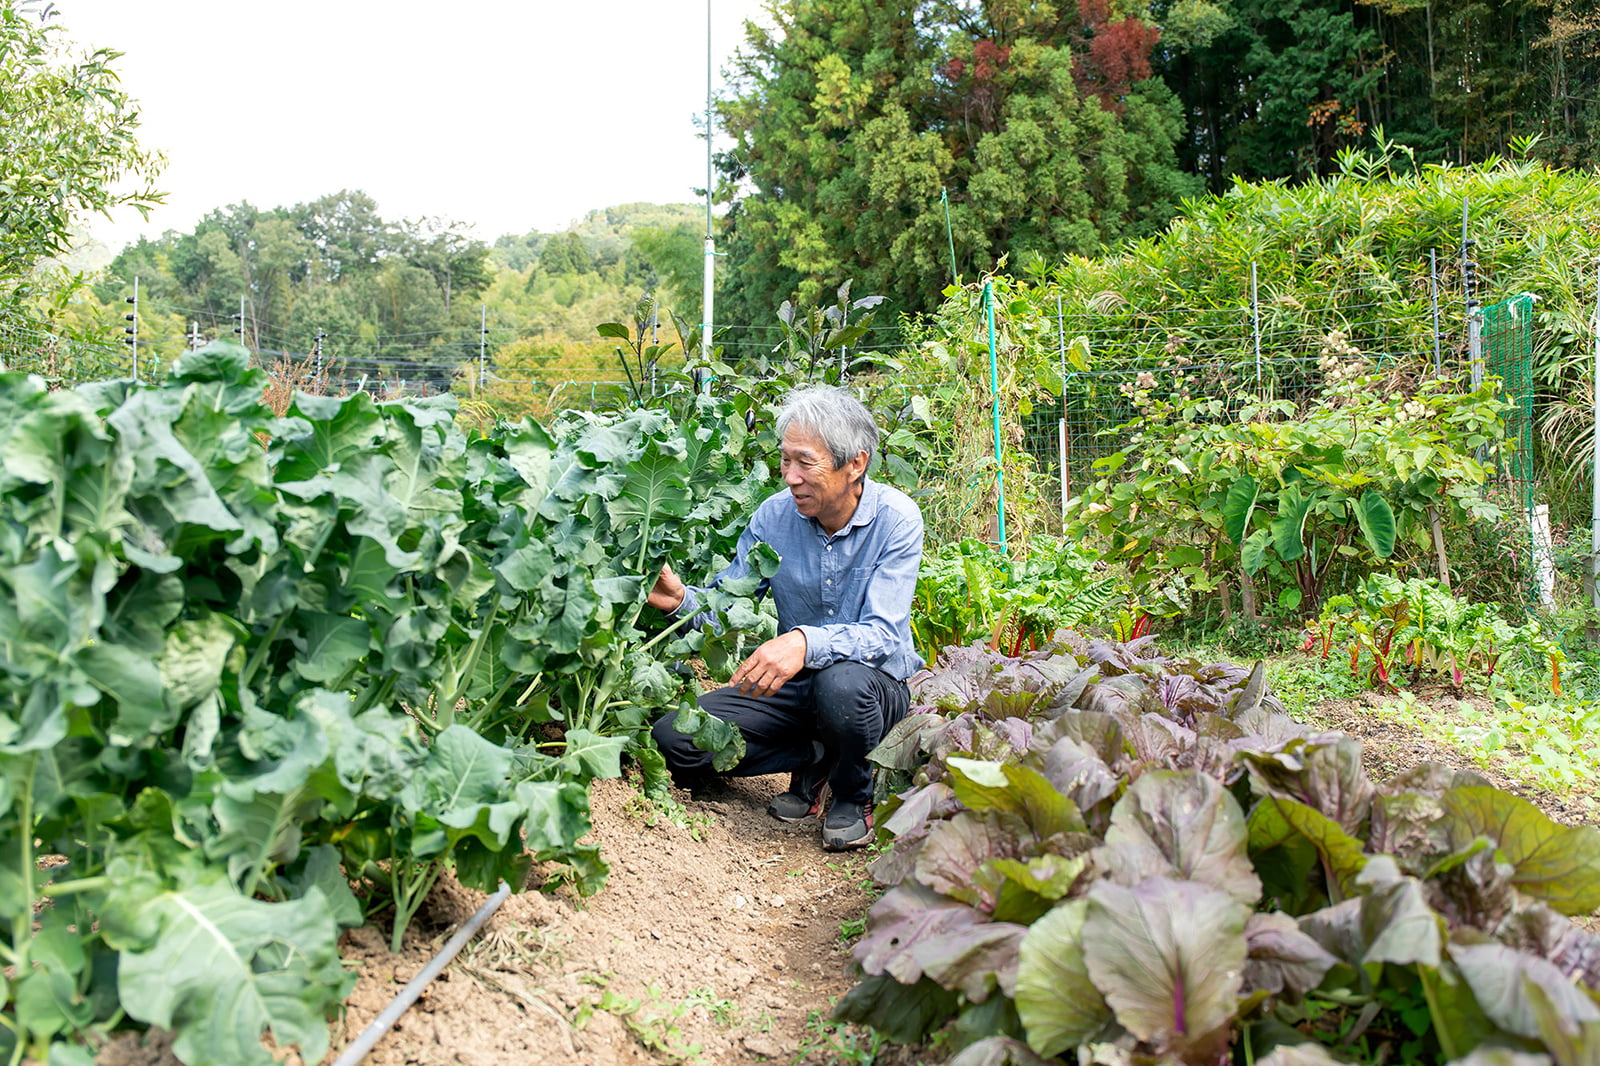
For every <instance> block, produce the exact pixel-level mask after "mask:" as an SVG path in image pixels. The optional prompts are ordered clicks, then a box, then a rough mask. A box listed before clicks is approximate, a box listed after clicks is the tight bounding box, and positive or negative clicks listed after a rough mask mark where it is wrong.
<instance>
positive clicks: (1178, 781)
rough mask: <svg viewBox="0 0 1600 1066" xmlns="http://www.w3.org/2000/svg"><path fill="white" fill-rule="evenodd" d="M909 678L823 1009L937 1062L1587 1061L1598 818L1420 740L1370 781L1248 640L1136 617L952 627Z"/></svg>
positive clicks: (1599, 881)
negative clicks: (1033, 636) (1248, 647)
mask: <svg viewBox="0 0 1600 1066" xmlns="http://www.w3.org/2000/svg"><path fill="white" fill-rule="evenodd" d="M915 698H916V700H917V705H916V707H915V709H914V713H912V714H911V715H908V716H907V718H906V719H905V720H904V721H902V722H901V723H900V724H899V725H898V726H897V727H896V728H895V729H894V730H892V731H891V733H890V734H889V736H887V737H886V738H885V740H884V742H883V744H882V745H880V746H879V748H878V749H877V750H876V751H875V752H874V754H873V758H874V760H875V761H877V762H879V764H880V765H882V766H883V767H884V769H885V771H886V773H887V774H888V775H891V776H894V777H896V778H897V779H898V780H899V781H901V782H909V787H908V788H905V789H904V790H902V791H899V792H898V793H897V794H895V795H894V796H892V797H891V798H889V799H888V800H887V801H886V802H885V803H883V804H881V805H880V807H879V809H878V814H879V826H880V838H881V841H882V842H883V843H884V844H885V845H886V847H885V850H884V851H883V853H882V854H881V856H880V857H879V858H878V859H877V860H876V861H875V862H874V863H873V865H872V868H871V869H872V874H873V876H874V878H875V879H877V880H878V881H879V882H880V883H882V884H884V885H886V886H888V890H887V891H886V892H885V894H884V895H883V897H882V898H881V899H880V900H879V901H878V902H877V903H876V904H875V905H874V906H873V907H872V909H871V911H870V912H869V915H868V922H867V930H866V933H865V934H864V935H863V937H862V938H861V940H860V941H859V943H858V944H857V945H856V948H855V950H854V955H855V958H856V961H857V963H858V964H859V966H860V968H861V974H862V977H861V981H860V983H859V984H858V985H857V986H856V987H855V988H854V989H853V990H852V991H851V992H849V993H848V994H847V995H846V996H844V997H843V998H842V999H841V1000H840V1001H839V1004H838V1007H837V1009H836V1012H835V1017H836V1018H838V1019H842V1020H851V1021H857V1022H862V1023H865V1024H869V1025H872V1026H873V1027H874V1028H876V1029H878V1030H880V1031H882V1032H884V1033H886V1034H887V1035H889V1036H891V1037H893V1038H894V1039H897V1040H906V1041H910V1040H920V1039H924V1038H926V1037H927V1035H928V1034H930V1033H932V1032H934V1031H937V1030H944V1031H945V1032H947V1034H948V1036H949V1039H950V1040H951V1041H952V1043H953V1044H954V1045H955V1046H956V1047H957V1049H958V1050H957V1053H956V1054H955V1056H954V1057H953V1058H952V1059H951V1062H952V1064H953V1066H973V1064H977V1063H1002V1062H1011V1063H1027V1064H1032V1066H1038V1064H1040V1063H1045V1064H1050V1063H1062V1062H1081V1061H1100V1062H1140V1061H1148V1062H1171V1063H1192V1064H1196V1066H1198V1064H1214V1063H1221V1062H1228V1061H1239V1060H1242V1061H1246V1062H1248V1061H1256V1060H1269V1061H1272V1062H1279V1063H1287V1062H1315V1063H1321V1062H1328V1061H1333V1060H1332V1058H1331V1053H1334V1052H1336V1053H1337V1054H1338V1055H1339V1056H1341V1058H1355V1059H1357V1060H1359V1061H1364V1062H1372V1063H1379V1062H1387V1061H1419V1062H1420V1061H1448V1062H1454V1061H1458V1060H1464V1059H1466V1058H1467V1057H1468V1056H1469V1055H1470V1054H1471V1053H1473V1052H1474V1050H1475V1049H1478V1048H1484V1049H1488V1048H1501V1049H1518V1050H1522V1051H1539V1050H1542V1051H1545V1052H1546V1053H1547V1054H1550V1055H1552V1056H1553V1057H1554V1058H1555V1059H1556V1061H1559V1062H1578V1061H1587V1060H1583V1059H1580V1058H1578V1057H1576V1053H1575V1052H1574V1051H1573V1049H1574V1048H1575V1047H1577V1046H1579V1044H1582V1043H1584V1042H1587V1043H1589V1044H1591V1045H1592V1042H1593V1039H1594V1037H1595V1035H1596V1034H1597V1033H1600V1007H1596V1005H1595V998H1594V997H1595V994H1596V992H1600V967H1597V966H1596V964H1595V959H1596V958H1600V937H1596V936H1594V935H1593V934H1590V933H1586V932H1584V931H1583V930H1582V929H1580V928H1579V927H1577V926H1575V925H1574V924H1573V923H1572V922H1571V921H1570V920H1569V917H1568V916H1578V915H1585V914H1588V913H1591V912H1592V911H1594V910H1595V909H1596V908H1597V907H1600V830H1596V829H1595V828H1594V827H1592V826H1590V827H1581V828H1574V827H1566V826H1561V825H1557V824H1555V823H1553V822H1551V821H1550V820H1549V819H1548V818H1547V817H1545V816H1544V815H1543V814H1542V813H1541V812H1540V811H1539V810H1538V809H1537V808H1535V807H1534V806H1533V805H1532V804H1530V803H1528V802H1527V801H1525V800H1522V799H1519V798H1518V797H1515V796H1512V795H1509V794H1506V793H1503V792H1500V791H1498V790H1496V789H1494V788H1491V787H1489V786H1488V785H1487V784H1486V783H1485V782H1484V781H1483V780H1482V779H1481V778H1478V777H1477V776H1476V775H1474V774H1471V773H1463V772H1453V771H1451V770H1448V769H1446V768H1444V767H1441V766H1437V765H1428V764H1425V765H1423V766H1420V767H1418V768H1416V769H1414V770H1412V771H1410V772H1408V773H1406V774H1404V775H1402V776H1400V777H1398V778H1396V779H1395V780H1393V781H1390V782H1388V783H1387V784H1383V785H1379V784H1377V783H1375V782H1373V781H1372V780H1370V779H1369V778H1368V777H1367V775H1366V773H1365V772H1364V770H1363V769H1362V766H1361V751H1360V745H1359V744H1358V743H1357V742H1356V741H1354V740H1353V739H1351V738H1349V737H1347V736H1344V735H1342V734H1338V733H1317V732H1313V731H1311V730H1308V729H1306V728H1304V727H1301V726H1298V725H1296V724H1295V723H1293V722H1292V721H1290V720H1289V719H1288V718H1287V717H1285V716H1284V715H1283V714H1282V713H1281V708H1280V706H1279V705H1278V704H1277V701H1276V700H1275V699H1274V698H1273V697H1272V696H1271V694H1270V693H1269V692H1267V690H1266V686H1265V684H1264V682H1263V671H1262V668H1261V667H1260V666H1257V667H1256V668H1255V669H1254V670H1253V671H1251V670H1246V669H1244V668H1242V667H1236V666H1231V665H1227V664H1201V663H1199V662H1196V661H1194V660H1188V659H1167V658H1165V657H1162V656H1160V655H1159V654H1156V653H1155V652H1154V650H1153V648H1152V647H1151V646H1150V643H1149V641H1148V640H1145V641H1141V642H1138V643H1136V644H1132V645H1122V646H1118V645H1107V644H1103V643H1096V644H1090V645H1088V646H1087V647H1086V648H1085V650H1084V651H1083V652H1080V653H1069V652H1066V651H1065V650H1063V649H1060V648H1053V649H1049V650H1047V651H1042V652H1039V653H1034V654H1030V655H1024V656H1021V657H1017V658H1011V657H1006V656H1001V655H998V654H995V653H992V652H988V651H985V650H983V649H964V650H961V651H960V654H959V655H952V657H951V658H950V659H949V660H947V661H945V662H942V663H941V664H940V668H939V669H936V670H935V671H934V672H933V673H932V674H931V675H929V676H927V677H925V678H924V679H922V680H921V681H919V683H918V686H917V690H916V693H915ZM1269 1056H1270V1059H1269Z"/></svg>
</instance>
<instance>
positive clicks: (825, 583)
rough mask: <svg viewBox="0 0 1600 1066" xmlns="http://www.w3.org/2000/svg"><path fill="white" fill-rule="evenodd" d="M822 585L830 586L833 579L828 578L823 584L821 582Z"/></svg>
mask: <svg viewBox="0 0 1600 1066" xmlns="http://www.w3.org/2000/svg"><path fill="white" fill-rule="evenodd" d="M823 584H824V585H831V584H833V578H831V577H830V578H828V580H826V581H824V582H823Z"/></svg>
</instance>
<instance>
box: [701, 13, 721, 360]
mask: <svg viewBox="0 0 1600 1066" xmlns="http://www.w3.org/2000/svg"><path fill="white" fill-rule="evenodd" d="M711 190H712V184H711V0H706V265H705V274H704V277H702V279H701V282H700V309H701V310H700V351H701V352H702V353H703V354H704V355H705V356H706V357H707V358H709V357H710V355H711V324H712V323H713V322H715V321H716V319H715V317H714V316H713V314H712V306H711V305H712V301H713V297H712V288H713V285H714V284H715V282H716V273H717V271H716V262H717V259H716V256H717V242H716V238H715V237H714V236H713V235H712V232H711Z"/></svg>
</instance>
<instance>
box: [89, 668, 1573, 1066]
mask: <svg viewBox="0 0 1600 1066" xmlns="http://www.w3.org/2000/svg"><path fill="white" fill-rule="evenodd" d="M1376 702H1381V699H1380V698H1379V697H1377V696H1375V695H1374V694H1368V695H1367V696H1364V697H1358V698H1356V699H1351V700H1335V701H1330V702H1327V703H1324V704H1321V705H1319V706H1318V707H1317V708H1316V710H1315V712H1314V713H1313V714H1311V715H1308V716H1307V717H1309V718H1311V719H1313V721H1314V723H1315V724H1317V725H1319V726H1322V727H1325V728H1330V729H1338V730H1341V731H1343V732H1346V733H1349V734H1350V735H1352V736H1355V737H1357V738H1359V739H1360V740H1361V741H1362V742H1363V745H1364V761H1365V764H1366V766H1367V769H1368V771H1369V773H1371V774H1372V775H1373V777H1374V778H1376V779H1378V780H1384V779H1387V778H1389V777H1392V776H1394V775H1395V774H1397V773H1400V772H1402V771H1404V770H1406V769H1408V768H1410V767H1412V766H1415V765H1416V764H1417V763H1419V762H1422V761H1426V760H1431V761H1435V762H1442V763H1445V764H1448V765H1451V766H1455V767H1458V768H1462V769H1473V770H1476V771H1478V772H1479V773H1483V774H1484V776H1486V777H1488V778H1489V779H1490V780H1492V781H1493V782H1494V783H1495V784H1496V785H1498V786H1500V787H1502V788H1505V789H1507V790H1509V791H1512V792H1516V793H1518V794H1520V795H1523V796H1525V797H1526V798H1528V799H1529V800H1531V801H1533V802H1534V803H1536V804H1538V805H1539V806H1540V807H1541V808H1542V809H1544V810H1545V811H1546V812H1547V813H1548V814H1550V815H1551V817H1553V818H1555V819H1556V820H1558V821H1561V822H1565V823H1568V824H1583V823H1586V822H1588V823H1592V822H1593V821H1594V814H1593V810H1594V805H1593V803H1592V800H1590V799H1588V798H1585V797H1579V798H1577V799H1573V798H1567V797H1562V796H1558V795H1554V794H1551V793H1547V792H1542V791H1539V790H1534V789H1530V788H1528V787H1527V786H1525V785H1523V784H1520V783H1518V782H1517V781H1515V780H1514V779H1512V778H1511V777H1509V776H1507V775H1505V774H1502V773H1497V772H1496V771H1494V770H1493V769H1491V770H1488V771H1485V770H1482V769H1481V768H1479V767H1478V766H1477V765H1476V764H1475V762H1474V761H1473V760H1472V759H1471V758H1470V757H1469V756H1467V755H1466V754H1464V753H1462V752H1460V751H1457V750H1454V749H1452V748H1449V747H1447V746H1445V745H1441V744H1439V743H1437V742H1435V741H1432V740H1430V739H1428V738H1426V737H1424V736H1421V735H1419V734H1418V733H1416V732H1415V731H1414V730H1411V729H1409V728H1408V727H1406V726H1404V725H1402V724H1400V723H1398V722H1395V721H1393V720H1390V719H1387V718H1385V717H1382V716H1380V715H1379V714H1377V713H1376V711H1375V706H1376ZM786 783H787V780H786V778H782V777H771V778H749V779H741V780H736V781H734V782H732V783H731V784H730V785H728V786H727V787H725V788H723V789H720V790H717V791H714V792H712V793H708V794H695V795H690V794H688V793H682V792H680V793H676V795H677V796H678V797H679V799H680V800H681V801H682V802H683V805H684V812H685V816H684V817H681V818H680V819H679V820H678V822H677V823H676V824H675V823H674V822H673V821H671V820H669V819H667V818H666V817H664V816H663V815H662V814H661V813H660V812H659V811H656V810H654V809H652V808H650V807H649V806H648V805H646V804H645V803H644V802H643V801H642V800H641V799H640V798H639V796H638V793H637V792H635V791H634V790H633V789H632V788H630V787H629V786H628V785H627V784H626V783H625V782H622V781H602V782H597V783H596V784H595V786H594V788H593V792H592V800H593V810H594V826H595V828H594V836H593V839H594V840H596V841H598V842H599V844H600V847H601V849H602V854H603V855H604V857H605V858H606V860H607V861H608V862H609V863H610V864H611V876H610V880H609V881H608V882H607V884H606V887H605V889H604V890H603V891H601V892H600V893H599V894H598V895H597V896H595V897H593V898H591V899H580V898H578V897H576V896H575V895H574V894H573V893H572V892H571V891H570V889H569V888H567V887H566V886H563V885H561V884H559V883H554V884H550V885H546V886H544V890H543V891H529V892H525V893H522V894H520V895H515V896H513V897H511V899H509V900H508V901H507V902H506V904H505V905H504V906H503V907H502V908H501V909H500V911H499V912H498V913H497V914H496V915H495V916H494V917H493V918H492V919H491V920H490V921H489V923H488V924H487V925H486V926H485V927H484V930H483V932H482V933H481V934H480V935H479V936H478V937H477V938H476V939H475V940H474V942H473V943H471V944H469V945H468V946H467V948H466V949H465V950H464V951H463V952H462V954H461V955H460V956H458V958H457V959H456V961H455V962H454V963H453V964H451V966H450V967H449V968H448V969H447V970H446V971H445V972H444V974H443V975H442V976H441V977H440V978H439V979H438V980H436V981H435V982H434V983H433V984H432V985H431V986H429V988H428V990H427V991H426V992H425V993H424V994H423V996H422V999H421V1000H420V1001H419V1002H418V1003H417V1004H416V1005H415V1006H414V1007H412V1008H411V1010H410V1011H408V1012H407V1013H406V1014H405V1015H404V1016H403V1017H402V1018H401V1019H400V1021H399V1023H398V1024H397V1025H396V1026H395V1028H394V1029H393V1030H392V1031H391V1032H390V1033H389V1034H388V1035H387V1036H386V1037H384V1038H383V1040H382V1041H381V1042H379V1044H378V1045H377V1047H376V1048H375V1049H374V1050H373V1052H372V1053H371V1055H369V1056H368V1058H367V1060H366V1061H367V1062H368V1063H370V1064H372V1066H402V1064H412V1063H418V1064H430V1066H431V1064H458V1063H459V1064H466V1066H512V1064H515V1066H555V1064H560V1066H611V1064H623V1066H670V1064H676V1063H699V1064H708V1066H722V1064H736V1063H758V1062H783V1063H789V1064H801V1066H820V1064H824V1063H839V1062H857V1063H873V1062H875V1063H877V1064H878V1066H888V1064H890V1063H894V1064H900V1066H910V1064H912V1063H925V1064H932V1063H938V1062H941V1061H943V1055H942V1053H941V1052H939V1051H937V1050H933V1049H927V1048H920V1049H905V1048H890V1049H884V1050H883V1051H881V1052H879V1053H878V1054H877V1057H876V1058H873V1057H872V1054H871V1052H870V1050H869V1049H870V1048H872V1046H873V1042H872V1037H871V1035H870V1034H867V1033H864V1032H861V1031H859V1030H856V1029H854V1028H846V1029H839V1028H837V1027H833V1026H828V1025H827V1024H826V1023H825V1018H826V1015H827V1012H828V1010H829V1008H830V1006H831V1004H832V1002H833V1001H834V1000H835V999H836V998H837V997H838V996H840V995H842V994H843V993H844V992H845V991H846V990H848V989H849V987H850V986H851V983H852V980H851V978H850V976H849V964H850V958H849V946H848V939H849V935H850V933H852V932H853V931H855V930H858V929H859V922H860V919H861V918H862V917H863V916H864V914H865V913H866V909H867V908H868V906H870V904H871V902H872V900H873V898H874V895H875V894H874V893H873V892H872V891H871V889H870V887H869V879H868V878H867V875H866V863H867V860H868V856H867V855H865V854H863V853H860V852H857V853H852V854H846V855H836V854H830V853H827V852H824V851H823V850H822V848H821V844H820V840H819V832H820V830H819V828H818V825H817V823H816V822H815V821H814V820H813V821H811V822H807V823H801V824H796V825H787V824H784V823H781V822H778V821H776V820H774V819H773V818H772V817H771V816H769V815H768V814H767V813H766V803H767V800H768V799H769V798H770V797H771V796H772V795H773V794H774V793H776V792H777V791H779V790H781V789H782V788H783V787H784V786H785V785H786ZM483 899H484V897H483V896H482V895H481V894H478V893H474V892H468V891H467V890H465V889H463V888H461V887H460V886H459V885H458V884H456V883H455V882H453V881H444V882H441V884H440V885H439V887H438V888H437V889H436V890H435V892H434V893H433V895H432V896H431V897H430V898H429V900H428V903H427V904H426V905H425V907H424V908H423V910H422V912H421V913H420V914H419V916H418V920H417V921H416V922H415V923H413V925H412V927H411V929H410V930H409V931H408V932H407V935H406V943H405V950H404V951H402V952H401V953H399V954H397V955H395V954H390V952H389V950H388V946H387V941H388V932H387V930H385V929H382V928H377V927H367V928H364V929H357V930H353V931H351V932H349V933H347V934H346V938H347V939H346V943H345V945H344V947H345V951H346V957H347V960H348V961H349V963H350V964H351V965H353V966H355V967H357V968H358V970H359V975H360V978H359V982H358V984H357V986H356V990H355V992H354V993H353V994H352V995H351V996H350V998H349V1000H348V1001H347V1002H346V1010H345V1014H344V1016H343V1018H342V1019H340V1021H339V1022H338V1023H337V1026H336V1031H335V1034H334V1050H333V1052H331V1053H330V1055H329V1059H328V1061H332V1059H333V1058H334V1057H336V1056H337V1054H338V1052H339V1051H340V1050H341V1049H342V1048H343V1047H344V1046H345V1045H346V1044H348V1043H349V1042H350V1041H351V1040H353V1039H354V1038H355V1037H356V1036H357V1035H358V1034H359V1033H360V1032H361V1031H362V1030H363V1029H364V1028H365V1027H366V1026H367V1025H368V1023H369V1022H370V1021H371V1020H372V1019H373V1018H374V1017H375V1016H376V1015H377V1014H378V1012H379V1011H381V1010H382V1009H383V1008H384V1007H385V1006H386V1005H387V1004H388V1003H389V1002H390V1000H391V999H392V998H393V997H394V995H395V994H396V993H397V992H398V991H399V990H400V989H401V988H402V987H403V986H404V985H405V984H406V982H407V981H409V980H410V979H411V977H412V976H413V975H414V974H416V973H417V971H419V970H420V969H421V968H422V967H423V966H424V965H425V964H426V963H427V962H428V960H429V959H430V958H431V957H432V956H433V954H434V953H435V952H436V951H437V950H438V948H439V946H440V945H441V944H442V943H443V942H444V940H445V939H446V938H447V937H448V936H449V935H450V933H451V932H452V931H453V930H454V929H455V928H456V927H457V926H458V925H459V924H460V923H461V922H463V921H465V920H466V919H467V917H468V916H470V915H471V914H472V912H473V911H474V910H476V909H477V908H478V906H479V905H480V904H481V903H482V901H483ZM852 923H854V925H855V930H852V928H851V926H852ZM1587 924H1588V926H1589V928H1591V929H1596V924H1597V923H1596V921H1595V919H1594V918H1591V919H1590V920H1589V922H1588V923H1587ZM1596 931H1600V929H1596ZM99 1061H100V1062H101V1063H102V1064H104V1066H172V1064H173V1063H174V1062H175V1060H174V1059H173V1058H172V1057H171V1054H170V1052H169V1051H167V1049H166V1048H165V1046H164V1043H163V1040H162V1038H161V1035H160V1034H159V1033H157V1034H151V1035H149V1036H147V1037H146V1038H145V1039H144V1040H143V1041H142V1042H141V1041H139V1040H138V1039H137V1038H133V1037H128V1038H125V1039H124V1040H120V1041H118V1042H117V1043H116V1044H115V1045H113V1046H111V1047H108V1048H107V1049H105V1051H103V1052H102V1054H101V1056H100V1060H99ZM287 1061H288V1062H289V1063H291V1064H293V1066H300V1064H299V1062H298V1059H297V1058H296V1057H295V1056H294V1055H289V1056H288V1057H287Z"/></svg>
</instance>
